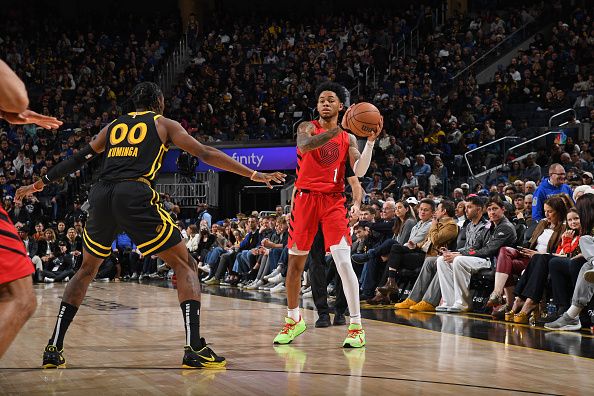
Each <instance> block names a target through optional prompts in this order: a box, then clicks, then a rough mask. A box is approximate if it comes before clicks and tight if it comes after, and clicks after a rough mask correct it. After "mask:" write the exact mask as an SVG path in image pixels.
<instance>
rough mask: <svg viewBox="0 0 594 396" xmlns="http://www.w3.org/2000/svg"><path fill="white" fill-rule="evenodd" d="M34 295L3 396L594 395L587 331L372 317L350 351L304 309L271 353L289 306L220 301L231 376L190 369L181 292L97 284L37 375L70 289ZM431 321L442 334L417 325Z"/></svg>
mask: <svg viewBox="0 0 594 396" xmlns="http://www.w3.org/2000/svg"><path fill="white" fill-rule="evenodd" d="M36 287H37V290H36V292H37V297H38V303H39V307H38V309H37V312H36V313H35V316H34V317H33V318H32V319H31V320H30V321H29V322H28V324H27V325H26V326H25V328H24V329H23V331H22V332H21V333H20V334H19V336H18V337H17V339H16V340H15V342H14V343H13V345H12V347H11V348H10V349H9V350H8V351H7V353H6V354H5V356H4V357H3V358H2V360H1V361H0V394H2V395H4V394H11V395H12V394H28V395H32V394H35V395H42V394H43V395H46V394H74V395H79V394H84V395H87V396H89V395H96V394H102V395H111V394H121V395H137V394H149V395H169V394H171V395H178V394H184V395H194V394H208V395H219V394H220V395H228V394H234V395H243V394H255V395H284V394H290V395H298V394H299V395H334V394H348V395H364V394H374V395H375V394H419V395H421V394H439V395H450V394H452V395H453V394H485V395H487V394H489V395H491V394H564V395H565V394H568V395H578V394H584V395H585V394H592V392H593V391H592V389H593V388H594V375H593V373H594V360H592V359H589V358H584V357H580V356H576V355H577V354H570V353H572V351H577V350H578V349H579V348H578V347H577V345H582V344H585V343H587V344H591V343H592V342H594V341H593V340H592V338H590V337H587V336H586V335H581V334H559V333H553V332H543V333H546V334H545V336H546V335H547V334H550V335H551V336H549V337H552V338H553V340H554V341H553V343H555V342H557V343H559V344H563V345H566V344H568V345H570V347H569V348H567V349H565V350H564V352H565V353H554V352H549V351H542V350H536V349H532V348H528V347H522V346H516V345H512V343H516V344H518V343H517V342H512V341H513V340H516V341H517V339H521V338H523V337H530V336H531V334H530V333H528V332H523V331H522V329H523V328H522V327H519V328H517V327H512V326H511V325H503V326H508V327H509V329H510V330H509V331H508V332H507V333H506V335H505V340H504V341H505V342H492V341H486V340H480V339H475V338H472V337H469V336H466V335H456V334H466V333H465V329H466V328H468V327H469V326H472V325H473V323H474V319H471V318H467V317H463V316H455V315H435V314H416V315H412V316H411V315H408V316H407V318H406V321H408V322H409V323H408V324H409V325H402V324H394V323H388V322H386V321H383V320H369V319H367V320H365V321H364V324H365V328H366V331H367V340H368V346H367V347H366V348H364V349H361V350H343V349H342V348H341V341H342V340H343V338H344V336H345V333H346V327H344V326H341V327H330V328H326V329H315V328H314V327H313V322H314V321H315V318H316V315H315V313H314V312H313V311H311V310H305V311H304V316H305V319H306V321H307V323H308V324H309V325H310V327H309V328H308V330H307V331H306V332H305V333H304V334H303V335H301V336H300V337H299V338H298V339H297V340H295V342H294V343H293V344H292V345H291V346H282V347H276V348H275V347H273V346H272V338H273V337H274V335H275V334H276V332H277V331H278V330H279V328H280V323H281V320H282V317H283V315H284V313H285V308H284V307H283V306H282V305H280V304H277V303H274V302H258V301H250V300H246V299H241V298H230V297H224V296H217V295H213V294H204V296H203V300H202V307H203V309H202V319H201V320H202V323H203V327H202V334H203V336H205V337H206V339H207V340H208V342H209V343H211V346H212V348H213V349H214V350H215V351H216V352H217V353H219V354H221V355H223V356H225V357H226V358H227V360H228V368H227V369H226V370H216V371H214V370H210V371H209V370H184V369H182V368H181V365H180V363H181V358H182V352H183V349H182V348H183V340H184V329H183V319H182V316H181V314H180V308H179V305H178V302H177V295H176V292H175V290H172V289H167V288H161V287H156V286H154V285H145V284H136V283H94V284H92V285H91V287H90V288H89V294H88V298H87V300H86V301H85V305H84V306H82V307H81V309H80V310H79V312H78V315H77V317H76V319H75V320H74V322H73V324H72V325H71V326H70V330H69V333H68V336H67V338H66V342H65V357H66V360H67V366H68V368H66V369H60V370H42V369H40V368H39V367H40V364H41V354H42V350H43V347H44V346H45V344H46V341H47V339H48V338H49V336H50V335H51V334H50V333H51V329H52V326H53V324H54V321H55V315H56V310H57V306H58V304H59V301H60V300H59V298H60V297H61V295H62V292H63V289H64V285H60V284H56V285H50V286H49V287H47V286H44V285H41V286H36ZM219 294H220V293H219ZM384 311H385V312H391V314H392V315H394V313H393V311H391V310H384ZM367 314H369V312H367ZM419 315H420V316H419ZM365 316H369V315H365ZM435 318H438V319H439V323H440V329H433V330H429V329H427V328H419V327H413V326H411V324H412V325H415V323H416V322H418V323H424V322H425V321H429V322H431V321H434V320H435ZM481 323H485V321H481ZM436 330H438V331H436ZM527 330H530V331H532V330H533V329H529V328H528V329H527ZM451 333H454V334H451ZM506 340H509V341H510V342H507V341H506ZM519 345H524V344H522V343H519ZM526 345H530V344H529V343H528V344H526ZM571 345H575V346H576V347H575V348H574V349H572V347H571Z"/></svg>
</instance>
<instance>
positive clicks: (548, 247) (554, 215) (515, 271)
mask: <svg viewBox="0 0 594 396" xmlns="http://www.w3.org/2000/svg"><path fill="white" fill-rule="evenodd" d="M544 209H545V210H544V211H545V216H546V218H545V219H542V220H541V221H540V222H539V223H538V226H537V227H536V229H535V230H534V231H533V232H532V236H531V238H530V241H529V243H528V248H524V247H518V248H513V247H510V246H509V245H508V246H506V247H504V248H502V249H501V250H500V251H499V255H498V257H497V272H496V273H495V286H494V288H493V292H492V293H491V296H490V297H489V301H488V302H487V305H488V306H490V307H492V306H499V305H501V304H503V292H504V291H505V296H506V299H507V301H508V304H509V302H511V301H513V286H514V284H515V281H514V278H513V276H514V275H516V276H519V275H520V274H521V273H522V271H524V270H525V269H526V267H527V266H528V263H529V262H530V259H531V258H532V257H533V256H535V255H537V254H546V253H549V254H550V253H553V252H555V250H556V249H557V245H559V242H560V241H561V235H562V234H563V232H564V231H565V226H564V224H563V222H564V219H565V217H566V216H567V207H566V206H565V202H564V201H563V199H561V198H560V197H558V196H552V197H551V198H549V199H547V200H546V202H545V203H544Z"/></svg>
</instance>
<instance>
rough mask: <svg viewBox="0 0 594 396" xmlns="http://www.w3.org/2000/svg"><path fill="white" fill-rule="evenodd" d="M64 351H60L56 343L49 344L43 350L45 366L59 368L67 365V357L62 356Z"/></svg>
mask: <svg viewBox="0 0 594 396" xmlns="http://www.w3.org/2000/svg"><path fill="white" fill-rule="evenodd" d="M62 352H64V349H62V350H61V351H58V348H56V346H55V345H48V346H46V347H45V350H44V351H43V368H58V367H63V366H65V365H66V359H64V356H62Z"/></svg>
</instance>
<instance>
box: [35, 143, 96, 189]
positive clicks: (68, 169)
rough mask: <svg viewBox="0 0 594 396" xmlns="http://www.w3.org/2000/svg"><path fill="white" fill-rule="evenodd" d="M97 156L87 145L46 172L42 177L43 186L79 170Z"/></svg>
mask: <svg viewBox="0 0 594 396" xmlns="http://www.w3.org/2000/svg"><path fill="white" fill-rule="evenodd" d="M97 155H98V153H96V152H95V151H94V150H93V149H92V148H91V145H89V144H87V145H86V146H85V147H84V148H82V149H81V150H79V151H78V152H77V153H76V154H74V155H73V156H72V157H70V158H68V159H67V160H64V161H62V162H60V163H58V164H56V165H55V166H53V167H52V168H51V169H50V170H49V171H48V172H47V175H45V176H44V177H43V181H44V184H48V183H51V182H53V181H55V180H58V179H61V178H62V177H64V176H66V175H68V174H70V173H72V172H74V171H76V170H78V169H80V168H81V167H82V166H83V165H84V164H86V163H87V162H89V161H90V160H92V159H93V158H95V157H96V156H97Z"/></svg>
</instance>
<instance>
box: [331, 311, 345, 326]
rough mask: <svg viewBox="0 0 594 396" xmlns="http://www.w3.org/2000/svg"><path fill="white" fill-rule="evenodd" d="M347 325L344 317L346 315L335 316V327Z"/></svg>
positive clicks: (338, 314)
mask: <svg viewBox="0 0 594 396" xmlns="http://www.w3.org/2000/svg"><path fill="white" fill-rule="evenodd" d="M345 324H346V318H345V317H344V314H340V313H337V314H336V315H334V323H333V325H334V326H343V325H345Z"/></svg>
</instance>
